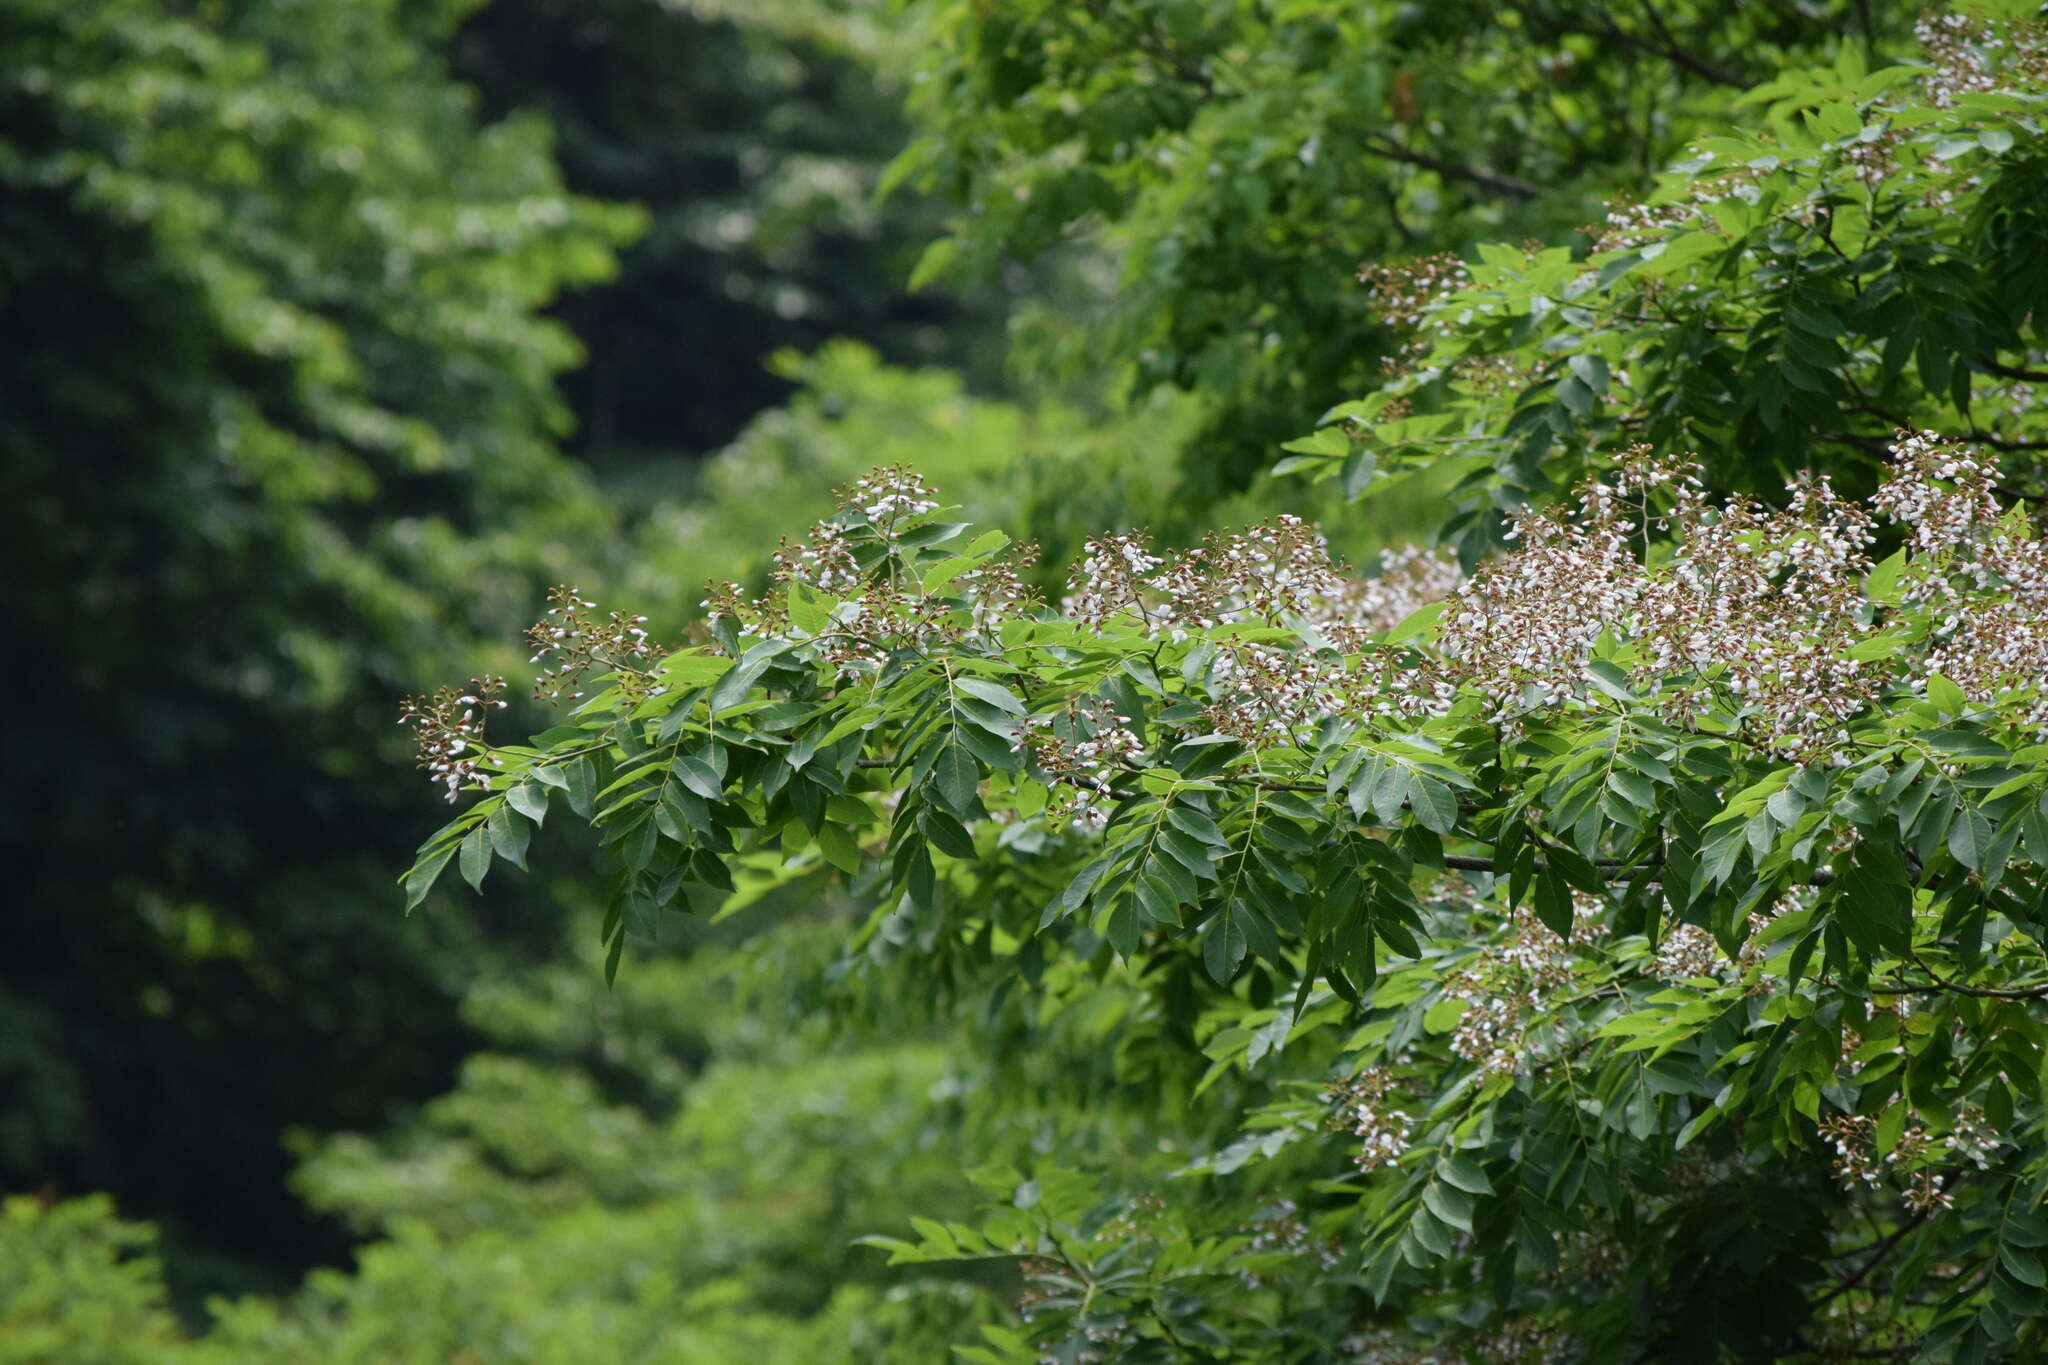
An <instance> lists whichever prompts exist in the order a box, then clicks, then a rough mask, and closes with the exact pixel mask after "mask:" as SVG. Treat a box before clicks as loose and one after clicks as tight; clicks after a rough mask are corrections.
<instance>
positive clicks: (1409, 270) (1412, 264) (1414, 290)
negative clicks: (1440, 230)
mask: <svg viewBox="0 0 2048 1365" xmlns="http://www.w3.org/2000/svg"><path fill="white" fill-rule="evenodd" d="M1358 280H1359V283H1361V284H1363V285H1365V286H1366V287H1367V288H1368V289H1370V290H1371V291H1372V305H1373V311H1374V312H1375V313H1377V314H1379V316H1380V319H1381V320H1382V321H1384V322H1385V323H1386V324H1387V325H1388V326H1390V327H1399V328H1402V329H1403V330H1409V329H1413V328H1418V327H1421V326H1422V325H1423V324H1424V323H1426V322H1428V321H1429V320H1430V319H1431V317H1432V315H1433V314H1434V313H1435V311H1436V308H1437V305H1439V304H1440V303H1442V302H1443V301H1444V299H1446V298H1447V297H1449V296H1450V295H1452V294H1455V293H1457V292H1458V291H1459V290H1461V289H1464V288H1466V287H1467V286H1469V285H1470V284H1471V283H1472V272H1471V271H1470V270H1468V269H1466V268H1465V263H1464V262H1463V261H1461V260H1459V259H1458V256H1457V253H1456V252H1452V251H1444V252H1439V253H1437V254H1436V255H1434V256H1417V257H1414V258H1412V259H1409V260H1405V261H1382V262H1380V263H1379V264H1377V265H1369V266H1366V267H1365V268H1364V269H1362V270H1360V271H1359V272H1358ZM1446 330H1448V328H1447V327H1446Z"/></svg>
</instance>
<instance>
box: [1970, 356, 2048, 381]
mask: <svg viewBox="0 0 2048 1365" xmlns="http://www.w3.org/2000/svg"><path fill="white" fill-rule="evenodd" d="M1972 363H1973V364H1975V365H1976V367H1977V368H1978V369H1980V370H1982V371H1984V373H1986V374H1995V375H1997V376H1998V377H1999V378H2001V379H2022V380H2025V381H2026V382H2027V383H2029V384H2048V370H2025V369H2020V368H2019V367H2017V366H2013V365H2001V364H2000V363H1999V362H1997V361H1996V360H1993V359H1992V358H1991V357H1990V356H1988V355H1980V356H1978V357H1977V358H1976V359H1975V360H1974V361H1973V362H1972Z"/></svg>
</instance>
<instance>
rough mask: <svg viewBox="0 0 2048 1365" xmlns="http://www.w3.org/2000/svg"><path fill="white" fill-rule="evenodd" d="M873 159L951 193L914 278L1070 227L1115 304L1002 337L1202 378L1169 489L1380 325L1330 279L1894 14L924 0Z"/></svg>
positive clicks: (1528, 212)
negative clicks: (1202, 423) (1180, 471)
mask: <svg viewBox="0 0 2048 1365" xmlns="http://www.w3.org/2000/svg"><path fill="white" fill-rule="evenodd" d="M928 22H929V23H930V25H931V38H930V41H929V42H928V44H927V45H926V46H925V48H924V49H923V65H922V69H921V78H920V80H919V82H918V83H917V85H916V86H915V87H914V90H915V95H914V99H913V109H914V111H915V113H916V115H917V117H918V125H919V131H920V133H921V136H920V137H919V139H918V141H916V142H915V143H913V144H912V145H911V147H910V148H909V149H908V150H906V151H905V152H904V153H903V155H902V156H901V157H900V158H899V159H898V162H897V165H896V167H895V169H894V170H893V172H892V176H893V177H894V178H896V179H899V180H902V179H907V180H909V181H910V182H911V183H915V184H918V185H923V186H927V187H930V188H932V189H935V190H937V191H938V192H940V193H941V194H942V195H943V196H944V197H946V198H948V199H950V200H952V201H954V202H957V203H959V204H960V205H961V208H960V211H959V213H958V214H957V215H956V217H955V218H954V219H953V220H952V222H951V224H950V226H951V232H950V234H949V235H948V236H946V237H944V238H942V239H940V241H938V242H937V243H935V244H934V245H933V246H932V248H931V249H930V251H929V252H928V253H927V256H926V258H925V261H924V263H923V264H922V265H921V266H920V272H919V273H920V275H921V276H933V275H938V274H941V273H947V272H957V273H959V274H962V275H964V276H966V277H968V278H979V277H980V276H982V275H985V274H986V273H987V272H989V271H991V270H993V269H995V268H997V267H998V266H999V265H1000V263H1002V262H1004V261H1007V260H1010V259H1012V258H1014V257H1015V256H1018V255H1022V256H1024V257H1027V258H1028V257H1031V256H1033V255H1034V254H1036V253H1038V252H1041V251H1044V250H1047V249H1049V248H1051V247H1053V246H1054V245H1056V244H1059V243H1061V242H1064V241H1067V240H1069V239H1070V238H1073V237H1076V236H1081V237H1085V238H1086V239H1089V240H1093V241H1097V242H1100V243H1101V244H1102V245H1103V246H1105V247H1106V248H1107V249H1109V250H1110V251H1111V252H1112V253H1113V254H1114V258H1115V261H1116V270H1117V275H1116V282H1115V302H1114V303H1112V304H1108V305H1106V306H1104V307H1103V308H1102V309H1101V310H1100V317H1099V320H1098V321H1097V324H1096V325H1095V326H1094V327H1092V328H1090V329H1088V330H1086V331H1085V332H1079V333H1077V332H1076V331H1075V329H1074V328H1073V327H1072V326H1071V324H1070V323H1069V322H1068V321H1067V320H1066V319H1064V318H1054V319H1049V320H1048V321H1047V325H1045V326H1042V327H1038V328H1033V327H1031V326H1030V324H1029V322H1028V320H1025V321H1021V322H1020V324H1019V326H1020V331H1021V334H1022V336H1023V338H1024V344H1026V345H1027V346H1032V347H1035V349H1038V350H1041V351H1046V350H1050V351H1052V352H1054V353H1055V354H1056V355H1057V353H1059V352H1062V351H1064V352H1065V353H1066V356H1067V362H1068V363H1071V364H1078V365H1081V366H1083V367H1086V368H1091V369H1092V368H1096V367H1104V366H1107V367H1111V368H1112V369H1113V370H1114V372H1115V373H1116V374H1117V375H1118V376H1120V377H1122V378H1126V379H1128V381H1129V382H1130V383H1131V384H1132V385H1133V386H1134V387H1135V388H1137V389H1138V390H1140V391H1142V390H1146V389H1149V388H1152V387H1154V386H1159V385H1168V386H1173V387H1177V388H1182V389H1186V390H1189V391H1191V392H1194V393H1196V394H1198V395H1200V397H1201V399H1202V401H1203V402H1204V403H1205V404H1206V405H1207V406H1208V408H1209V412H1210V430H1209V432H1208V434H1207V437H1206V439H1203V440H1200V441H1198V442H1196V443H1195V444H1193V445H1191V446H1190V448H1189V451H1188V455H1187V459H1186V467H1185V471H1184V474H1185V477H1184V480H1183V486H1182V488H1181V489H1180V500H1181V501H1182V502H1183V503H1184V504H1192V505H1200V504H1201V503H1202V502H1204V501H1206V500H1208V499H1212V498H1214V497H1215V496H1216V495H1217V494H1218V493H1219V492H1222V491H1227V490H1231V489H1235V488H1238V487H1241V486H1243V484H1244V483H1245V482H1246V481H1247V480H1248V479H1249V478H1250V476H1251V475H1252V474H1253V473H1254V472H1256V471H1257V470H1258V469H1259V468H1260V465H1261V459H1262V457H1261V454H1260V452H1262V451H1263V450H1264V449H1266V448H1269V447H1270V446H1271V445H1273V444H1276V443H1278V442H1279V441H1282V440H1285V439H1287V438H1288V437H1289V436H1291V435H1294V434H1295V433H1296V430H1297V429H1298V427H1299V425H1300V414H1302V413H1304V412H1308V411H1311V410H1320V409H1321V408H1323V407H1326V406H1327V405H1328V403H1329V400H1330V396H1331V395H1332V394H1340V393H1346V392H1358V391H1360V390H1361V389H1363V388H1365V387H1367V386H1369V385H1370V384H1372V383H1373V381H1374V380H1375V378H1376V376H1377V366H1378V362H1379V359H1380V357H1381V356H1382V355H1384V354H1386V353H1387V350H1388V348H1389V346H1390V345H1391V339H1390V338H1389V337H1388V335H1387V334H1386V333H1385V332H1383V331H1380V330H1378V329H1376V328H1375V327H1374V325H1373V320H1372V316H1371V314H1370V313H1369V312H1368V311H1367V310H1366V309H1365V307H1364V306H1363V298H1362V295H1361V294H1360V293H1359V291H1357V290H1356V289H1353V288H1350V287H1348V286H1347V284H1346V281H1347V280H1348V279H1349V278H1350V276H1351V275H1352V274H1353V273H1354V272H1355V271H1356V270H1357V269H1358V268H1359V267H1360V266H1361V265H1364V264H1370V263H1374V262H1378V261H1381V260H1385V259H1387V258H1390V257H1397V256H1406V255H1410V254H1413V253H1416V252H1418V251H1425V252H1426V251H1441V250H1449V251H1461V252H1462V251H1469V250H1470V248H1471V247H1472V245H1473V244H1474V243H1475V242H1479V241H1497V240H1502V239H1505V240H1509V241H1519V240H1521V239H1523V238H1525V237H1535V238H1537V239H1539V240H1541V241H1543V242H1545V243H1546V244H1553V245H1562V244H1564V243H1566V242H1568V241H1570V240H1572V234H1573V233H1574V231H1575V230H1576V229H1577V228H1579V227H1580V226H1582V225H1584V224H1586V223H1588V222H1592V221H1594V220H1595V219H1597V218H1598V217H1599V214H1600V205H1601V204H1602V203H1603V202H1604V201H1605V200H1606V199H1607V198H1608V197H1610V196H1613V195H1615V194H1617V193H1633V192H1637V191H1640V190H1642V189H1645V188H1647V186H1648V184H1649V182H1650V179H1651V177H1652V176H1653V174H1654V173H1655V171H1656V170H1657V169H1658V168H1659V167H1660V166H1662V165H1663V164H1665V162H1666V161H1668V160H1669V159H1671V158H1672V157H1673V156H1675V155H1676V154H1677V153H1678V151H1679V149H1680V148H1681V147H1683V146H1684V145H1685V143H1686V141H1687V140H1688V139H1689V138H1690V137H1691V136H1692V135H1693V134H1694V132H1695V131H1696V130H1697V128H1698V127H1699V123H1700V120H1701V119H1703V118H1713V117H1716V116H1718V115H1722V114H1724V113H1725V112H1726V111H1727V110H1728V109H1729V108H1730V106H1731V104H1732V102H1733V101H1734V99H1735V98H1736V96H1737V95H1739V94H1740V93H1741V92H1742V91H1743V90H1744V89H1746V88H1748V87H1750V86H1752V85H1755V84H1757V83H1760V82H1762V81H1765V80H1767V79H1769V78H1770V77H1771V76H1773V75H1775V74H1776V73H1777V72H1778V71H1780V70H1781V69H1783V68H1785V67H1787V66H1796V65H1798V64H1800V63H1802V62H1805V61H1808V60H1811V59H1812V58H1813V57H1814V56H1815V55H1816V54H1823V53H1827V52H1829V51H1832V50H1833V49H1834V48H1835V47H1836V46H1838V45H1839V44H1841V43H1843V42H1845V41H1853V42H1854V43H1855V44H1856V45H1857V46H1859V47H1861V48H1864V49H1865V50H1869V49H1870V48H1871V47H1872V46H1873V45H1875V44H1876V43H1878V42H1880V41H1882V40H1884V39H1888V38H1896V37H1898V36H1900V30H1901V29H1902V28H1903V24H1902V23H1901V16H1900V15H1898V14H1897V13H1895V12H1894V11H1892V10H1889V9H1886V8H1884V7H1873V6H1869V5H1861V4H1851V3H1838V4H1826V5H1807V6H1799V7H1796V8H1791V7H1785V6H1772V7H1759V6H1752V5H1723V4H1711V3H1710V4H1692V3H1672V2H1671V0H1659V3H1656V4H1645V5H1613V6H1609V5H1599V4H1595V5H1586V4H1579V3H1552V2H1551V0H1528V2H1527V3H1513V4H1506V5H1502V4H1491V3H1487V4H1459V3H1453V4H1432V5H1400V4H1368V5H1353V6H1341V7H1340V6H1324V5H1278V6H1276V5H1270V4H1265V3H1253V2H1251V0H1244V2H1242V3H1239V2H1237V0H1224V2H1223V3H1202V2H1201V0H1119V2H1118V3H1084V4H1070V3H1064V0H1059V2H1055V0H1045V2H1044V3H1031V4H1023V5H1005V6H1000V7H997V8H989V7H987V6H982V5H976V4H969V3H946V4H941V5H937V6H935V7H933V9H932V10H931V12H930V18H929V20H928Z"/></svg>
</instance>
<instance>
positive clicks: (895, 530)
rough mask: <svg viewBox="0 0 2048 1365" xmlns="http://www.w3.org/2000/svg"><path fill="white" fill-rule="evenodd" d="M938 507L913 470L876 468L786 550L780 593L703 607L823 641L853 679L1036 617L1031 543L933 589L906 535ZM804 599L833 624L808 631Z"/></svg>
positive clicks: (754, 627) (763, 632)
mask: <svg viewBox="0 0 2048 1365" xmlns="http://www.w3.org/2000/svg"><path fill="white" fill-rule="evenodd" d="M938 505H939V504H938V501H937V499H936V498H934V497H933V496H932V491H931V489H930V488H929V487H928V486H927V485H926V484H925V482H924V480H923V479H921V478H919V477H918V476H917V475H916V474H914V473H912V472H911V471H909V470H907V469H905V468H903V467H901V466H895V465H892V466H889V467H887V468H883V469H876V470H873V471H871V472H870V473H868V474H867V475H866V476H864V477H863V478H861V479H860V480H859V481H857V482H856V483H854V484H853V485H852V487H850V488H847V489H844V490H842V491H841V493H840V497H839V511H838V514H837V515H836V516H835V517H832V518H829V519H827V520H825V521H821V522H819V523H818V524H817V525H815V526H813V527H812V528H811V532H810V535H809V537H808V538H807V539H806V540H804V541H803V542H802V543H800V544H795V545H792V544H790V543H789V542H788V541H784V542H783V543H782V545H781V548H779V549H778V550H777V551H776V552H775V556H774V568H773V569H772V571H771V573H770V579H771V581H772V583H773V584H774V586H775V588H776V591H773V592H771V593H769V594H768V595H767V596H766V597H763V598H760V599H758V600H754V601H749V600H748V599H747V598H746V596H745V594H744V592H743V591H742V590H741V588H740V587H739V585H737V584H733V583H726V584H713V585H711V586H710V588H709V589H708V590H707V592H706V594H705V598H704V601H703V603H702V605H703V606H704V607H705V609H706V610H707V612H708V613H709V617H708V619H709V620H710V621H712V622H714V623H715V622H718V621H720V620H729V621H731V622H732V623H734V624H735V625H736V626H737V627H738V628H739V629H740V630H741V631H742V632H744V633H747V634H752V635H757V636H763V637H769V636H792V637H795V638H798V639H810V640H813V641H815V642H816V647H817V653H818V656H819V657H820V658H821V659H822V660H823V661H824V662H827V663H829V664H831V665H832V666H833V667H834V668H836V669H837V671H838V673H839V675H840V676H841V677H842V678H850V677H856V676H860V675H862V674H872V673H873V672H875V671H876V670H878V669H880V668H882V667H883V666H885V665H886V664H887V663H888V661H889V659H890V658H891V657H892V656H894V655H895V654H896V653H897V652H898V651H901V650H906V649H909V650H929V649H932V648H935V647H938V646H941V645H945V644H950V643H956V642H958V641H960V640H963V639H966V638H968V637H969V636H971V635H975V634H983V635H987V634H989V633H991V632H994V631H995V630H997V629H999V628H1000V627H1001V625H1002V624H1003V623H1004V622H1005V621H1008V620H1012V619H1015V618H1017V617H1019V616H1022V615H1025V614H1028V613H1029V612H1030V611H1031V610H1033V609H1034V608H1035V607H1036V606H1037V601H1036V599H1035V598H1034V596H1033V595H1032V593H1031V592H1030V590H1029V589H1028V588H1026V586H1025V585H1024V580H1023V574H1022V572H1021V571H1020V569H1019V565H1020V564H1021V563H1023V562H1027V561H1028V560H1029V558H1030V557H1032V556H1033V555H1035V553H1036V548H1035V547H1033V546H1030V545H1023V546H1016V547H1012V548H1011V549H1010V550H1009V551H1008V552H1007V553H1005V554H1002V555H998V556H995V557H993V558H990V559H987V560H984V561H982V562H981V563H979V564H978V565H976V566H975V567H974V568H972V569H970V570H967V571H966V572H963V573H961V574H959V575H957V576H956V577H954V578H952V579H950V580H949V581H948V582H947V583H946V584H945V585H944V586H943V587H941V588H938V589H937V590H935V591H932V592H926V591H924V590H923V587H922V584H921V583H920V582H919V581H918V580H917V579H916V577H915V576H914V575H913V574H911V573H910V572H909V571H908V566H909V564H910V563H911V562H912V561H911V559H910V558H909V556H908V554H907V553H906V551H905V548H904V547H903V546H901V545H900V544H899V543H898V538H899V537H900V536H902V535H903V534H905V533H906V532H908V531H911V530H914V529H916V527H917V525H919V524H921V523H920V519H921V518H924V517H926V516H928V515H929V514H930V513H932V512H934V511H936V510H937V508H938ZM799 595H808V596H811V597H812V598H814V599H824V602H825V608H824V609H825V610H828V611H829V619H827V620H826V621H824V622H823V623H822V624H820V623H817V622H810V623H808V624H804V625H799V624H798V623H797V621H796V620H795V619H794V618H793V617H792V615H791V608H792V602H793V599H794V598H796V597H797V596H799Z"/></svg>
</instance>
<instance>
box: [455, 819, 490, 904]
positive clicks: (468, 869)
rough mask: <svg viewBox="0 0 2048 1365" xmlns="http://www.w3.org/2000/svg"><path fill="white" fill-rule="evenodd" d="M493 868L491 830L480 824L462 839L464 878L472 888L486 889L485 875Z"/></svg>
mask: <svg viewBox="0 0 2048 1365" xmlns="http://www.w3.org/2000/svg"><path fill="white" fill-rule="evenodd" d="M490 870H491V832H490V830H489V829H487V828H485V827H484V826H483V825H478V826H477V827H476V828H475V829H473V830H471V831H470V832H469V833H468V834H466V835H464V836H463V840H462V879H463V880H464V881H466V882H468V883H469V885H470V889H471V890H474V891H481V890H483V889H484V875H485V874H486V873H488V872H489V871H490Z"/></svg>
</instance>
